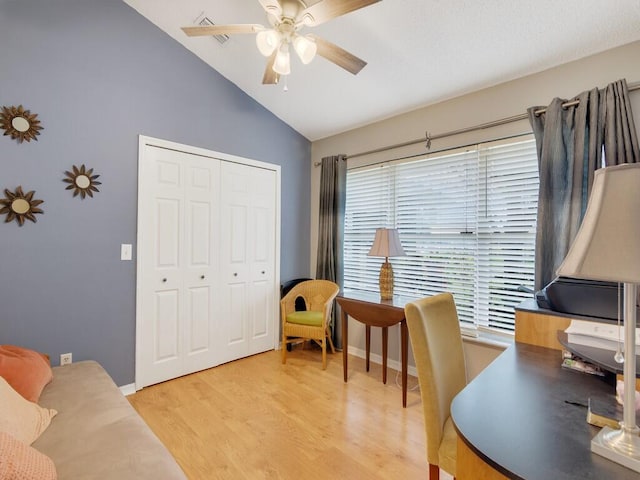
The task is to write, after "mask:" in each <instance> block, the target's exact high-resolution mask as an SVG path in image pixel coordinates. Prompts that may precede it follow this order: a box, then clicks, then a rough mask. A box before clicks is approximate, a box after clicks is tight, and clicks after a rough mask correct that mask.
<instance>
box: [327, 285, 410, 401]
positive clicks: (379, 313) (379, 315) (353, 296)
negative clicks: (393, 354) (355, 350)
mask: <svg viewBox="0 0 640 480" xmlns="http://www.w3.org/2000/svg"><path fill="white" fill-rule="evenodd" d="M336 300H337V301H338V305H340V310H341V315H342V368H343V370H344V381H345V382H346V381H347V362H348V346H349V319H348V316H351V317H352V318H354V319H355V320H357V321H359V322H362V323H364V324H365V328H366V330H365V335H366V338H365V341H366V369H367V371H369V355H370V350H371V327H372V326H373V327H381V328H382V381H383V383H387V349H388V339H389V327H391V326H393V325H396V324H397V323H399V324H400V336H401V338H400V342H401V356H402V406H403V407H406V406H407V356H408V352H409V331H408V330H407V322H406V321H405V318H404V306H405V304H407V303H409V302H410V301H412V300H415V299H414V298H408V297H400V296H394V297H393V299H392V300H380V295H379V294H377V293H375V294H374V293H368V292H358V291H350V292H344V293H343V294H341V295H338V297H337V298H336Z"/></svg>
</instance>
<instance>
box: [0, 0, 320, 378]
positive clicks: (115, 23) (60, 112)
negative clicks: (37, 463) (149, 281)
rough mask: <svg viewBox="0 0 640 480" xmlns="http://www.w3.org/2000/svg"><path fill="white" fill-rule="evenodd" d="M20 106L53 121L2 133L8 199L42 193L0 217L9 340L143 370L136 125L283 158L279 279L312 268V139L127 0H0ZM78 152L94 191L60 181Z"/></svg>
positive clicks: (7, 77) (3, 317) (0, 95)
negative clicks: (79, 192)
mask: <svg viewBox="0 0 640 480" xmlns="http://www.w3.org/2000/svg"><path fill="white" fill-rule="evenodd" d="M256 81H260V79H256ZM19 104H22V105H23V106H24V107H25V108H28V109H30V110H31V112H32V113H37V114H38V118H39V119H40V120H41V122H42V126H43V127H44V130H42V132H41V134H40V135H39V136H38V141H31V142H30V143H26V142H25V143H23V144H20V145H19V144H18V143H17V142H16V141H15V140H11V139H10V138H9V137H8V136H5V137H3V136H0V197H4V194H3V193H1V192H2V191H3V190H4V189H5V188H8V189H11V190H13V189H15V187H17V186H18V185H22V187H23V188H24V189H25V191H26V190H35V192H36V194H35V198H38V199H42V200H44V201H45V203H44V204H43V205H42V209H43V210H44V214H43V215H38V216H37V219H38V221H37V223H35V224H34V223H31V222H27V223H26V224H25V225H24V226H23V227H18V225H17V223H15V222H12V223H0V343H3V344H18V345H23V346H27V347H30V348H34V349H37V350H40V351H43V352H46V353H48V354H50V355H51V358H52V362H53V363H54V364H56V363H57V362H58V358H59V355H60V353H64V352H73V355H74V361H78V360H83V359H95V360H98V361H99V362H100V363H102V364H103V366H104V367H105V368H106V369H107V371H108V372H109V373H110V374H111V376H112V377H113V378H114V380H115V381H116V383H118V384H119V385H124V384H129V383H132V382H133V381H134V362H135V285H136V283H135V280H136V278H135V276H136V272H135V259H134V261H133V262H122V261H120V259H119V258H120V244H121V243H131V244H133V245H134V251H135V242H136V209H137V198H136V195H137V158H138V135H139V134H143V135H148V136H152V137H158V138H163V139H166V140H171V141H174V142H179V143H185V144H189V145H195V146H198V147H203V148H208V149H211V150H215V151H219V152H224V153H229V154H233V155H239V156H243V157H249V158H253V159H256V160H261V161H265V162H270V163H274V164H278V165H281V166H282V245H281V248H282V265H281V278H282V279H283V280H287V279H290V278H295V277H300V276H307V275H308V274H309V271H308V270H309V233H308V232H309V210H310V206H309V181H310V180H309V179H310V164H311V162H310V156H311V146H310V143H309V141H308V140H306V139H305V138H304V137H303V136H301V135H300V134H298V133H297V132H295V131H294V130H293V129H292V128H290V127H289V126H287V125H286V124H284V123H283V122H282V121H280V120H279V119H277V118H276V117H275V116H273V115H272V114H271V113H269V112H268V111H267V110H265V109H264V108H263V107H262V106H260V105H259V104H257V103H256V102H255V101H253V100H252V99H251V98H250V97H248V96H247V95H245V94H244V93H243V92H242V91H240V90H239V89H238V88H237V87H236V86H234V85H233V84H232V83H230V82H228V81H227V80H226V79H224V78H223V77H222V76H221V75H219V74H218V73H217V72H215V71H214V70H212V69H211V68H210V67H209V66H207V65H206V64H205V63H204V62H202V61H201V60H200V59H198V58H197V57H196V56H195V55H193V54H192V53H190V52H188V51H187V50H186V49H184V47H182V46H181V45H180V44H178V43H177V42H175V41H174V40H173V39H172V38H170V37H169V36H168V35H166V34H164V33H163V32H162V31H160V30H159V29H158V28H157V27H155V26H154V25H153V24H151V23H150V22H148V21H147V20H146V19H145V18H143V17H142V16H140V15H139V14H138V13H137V12H136V11H135V10H133V9H131V8H130V7H129V6H128V5H126V4H125V3H123V2H122V1H121V0H0V105H3V106H11V105H19ZM80 164H86V165H87V167H92V168H94V169H95V173H98V174H100V178H99V180H101V181H102V185H101V186H100V187H99V188H100V193H97V194H96V195H95V197H94V198H93V199H85V200H80V198H79V197H77V198H73V197H72V195H71V193H70V192H68V191H65V188H64V187H65V185H66V184H64V183H63V182H62V179H63V178H64V172H65V170H69V169H71V167H72V165H80ZM3 221H4V216H3V217H2V218H0V222H3ZM292 232H295V234H292Z"/></svg>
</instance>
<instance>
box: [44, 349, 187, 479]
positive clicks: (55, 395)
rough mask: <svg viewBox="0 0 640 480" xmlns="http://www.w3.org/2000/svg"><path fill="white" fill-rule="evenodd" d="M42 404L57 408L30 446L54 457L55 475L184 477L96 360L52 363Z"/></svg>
mask: <svg viewBox="0 0 640 480" xmlns="http://www.w3.org/2000/svg"><path fill="white" fill-rule="evenodd" d="M40 405H42V406H43V407H50V408H55V409H56V410H58V412H59V413H58V415H57V417H56V419H55V421H54V422H52V424H51V426H50V427H49V428H48V429H47V431H46V432H44V434H43V435H42V436H41V437H40V438H39V439H38V440H37V441H36V442H35V443H34V444H33V447H34V448H36V449H38V451H40V452H42V453H44V454H45V455H47V456H49V457H50V458H51V459H52V460H53V461H54V462H55V464H56V470H57V472H58V479H59V480H76V479H83V480H94V479H95V480H128V479H132V480H133V479H135V480H146V479H150V480H151V479H153V480H156V479H162V480H170V479H180V480H186V477H185V475H184V473H183V472H182V470H181V469H180V467H179V466H178V464H177V463H176V461H175V460H174V458H173V457H172V456H171V454H170V453H169V452H168V451H167V449H166V448H165V447H164V445H162V443H161V442H160V440H158V437H156V436H155V435H154V433H153V432H152V431H151V429H150V428H149V427H148V426H147V424H146V423H144V420H143V419H142V417H140V416H139V415H138V413H137V412H136V411H135V410H134V408H133V407H132V406H131V405H130V404H129V402H128V401H127V399H126V398H125V397H124V396H123V395H122V392H121V391H120V389H119V388H118V387H117V386H116V384H115V383H114V382H113V380H112V379H111V377H110V376H109V374H108V373H107V372H106V371H105V370H104V368H102V366H100V364H98V363H96V362H94V361H89V360H85V361H81V362H74V363H72V364H71V365H65V366H64V367H53V381H52V382H51V383H50V384H49V385H47V387H46V388H45V389H44V391H43V392H42V396H41V397H40Z"/></svg>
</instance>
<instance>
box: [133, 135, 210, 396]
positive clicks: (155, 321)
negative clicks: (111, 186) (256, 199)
mask: <svg viewBox="0 0 640 480" xmlns="http://www.w3.org/2000/svg"><path fill="white" fill-rule="evenodd" d="M219 172H220V162H219V161H216V160H213V161H212V160H211V159H209V158H205V157H198V156H194V155H189V154H186V153H182V152H176V151H173V150H167V149H163V148H153V147H148V148H147V150H146V152H145V156H144V161H143V162H141V164H140V175H141V181H140V182H139V186H140V192H139V202H140V205H139V214H140V218H139V222H138V223H139V228H140V229H141V236H140V238H141V239H142V240H143V245H139V248H138V251H139V255H141V257H142V258H141V259H142V261H141V267H142V268H141V269H140V271H139V272H138V275H141V276H142V278H141V281H140V282H139V291H138V294H139V295H142V302H141V312H140V318H139V319H138V321H139V322H140V324H141V326H140V329H139V332H140V333H141V335H142V337H141V339H139V340H140V341H139V342H138V345H139V348H140V349H141V352H140V353H139V356H138V358H139V361H140V362H141V363H142V365H141V366H140V367H141V368H139V369H138V371H139V372H140V375H139V376H140V377H142V378H139V379H137V380H138V382H139V383H141V386H145V385H151V384H153V383H158V382H161V381H164V380H168V379H170V378H175V377H178V376H181V375H184V374H185V373H190V372H193V371H197V370H202V369H204V368H208V367H211V366H213V365H216V364H217V349H216V346H215V339H216V333H217V325H216V323H215V321H216V319H217V317H215V316H214V315H213V313H214V305H215V303H216V301H217V299H216V291H217V288H216V287H217V281H216V273H217V264H216V263H217V256H216V254H215V252H216V251H217V234H216V231H215V226H216V225H217V223H218V214H219V206H218V203H219V189H218V184H219Z"/></svg>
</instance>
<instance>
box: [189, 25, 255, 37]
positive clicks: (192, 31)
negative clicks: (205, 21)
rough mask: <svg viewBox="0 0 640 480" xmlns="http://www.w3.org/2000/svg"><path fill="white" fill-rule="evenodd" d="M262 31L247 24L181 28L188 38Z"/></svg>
mask: <svg viewBox="0 0 640 480" xmlns="http://www.w3.org/2000/svg"><path fill="white" fill-rule="evenodd" d="M260 30H264V27H263V26H262V25H258V24H256V23H253V24H252V23H247V24H239V25H202V26H198V27H182V31H183V32H184V33H186V34H187V36H189V37H201V36H207V35H235V34H237V33H256V32H259V31H260Z"/></svg>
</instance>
